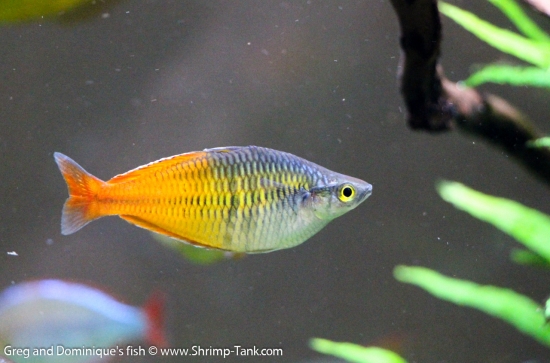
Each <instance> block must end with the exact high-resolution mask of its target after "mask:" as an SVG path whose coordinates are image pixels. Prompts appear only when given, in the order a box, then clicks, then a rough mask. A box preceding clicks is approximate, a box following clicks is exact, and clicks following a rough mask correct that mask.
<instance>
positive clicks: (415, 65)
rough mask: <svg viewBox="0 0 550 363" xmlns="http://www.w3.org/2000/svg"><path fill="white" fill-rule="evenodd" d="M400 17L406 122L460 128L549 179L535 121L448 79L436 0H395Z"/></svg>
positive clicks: (549, 154) (549, 156)
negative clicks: (441, 59)
mask: <svg viewBox="0 0 550 363" xmlns="http://www.w3.org/2000/svg"><path fill="white" fill-rule="evenodd" d="M391 3H392V5H393V8H394V9H395V12H396V14H397V18H398V19H399V25H400V29H401V36H400V45H401V50H402V55H401V61H400V66H399V70H398V73H399V77H400V82H401V93H402V95H403V98H404V100H405V104H406V106H407V122H408V125H409V127H411V128H412V129H415V130H424V131H429V132H439V131H447V130H452V129H454V128H458V129H460V130H463V131H465V132H467V133H469V134H472V135H475V136H477V137H480V138H482V139H483V140H486V141H488V142H489V143H491V144H493V145H495V146H497V147H499V148H501V149H503V150H505V151H506V153H507V154H508V155H509V156H511V157H513V158H514V159H515V160H517V161H518V162H520V163H521V164H522V165H523V166H525V167H526V168H527V169H528V170H529V171H531V172H532V173H533V174H534V175H535V176H537V177H538V178H540V179H542V180H544V181H545V182H547V183H549V184H550V150H549V149H547V148H532V147H529V146H528V141H530V140H534V139H536V138H539V137H541V133H540V132H538V131H537V130H536V128H535V127H534V126H533V124H532V123H531V122H530V121H529V120H528V119H527V117H526V116H524V115H523V114H522V113H521V112H519V111H518V110H516V109H515V108H514V107H512V106H511V105H510V104H509V103H508V102H506V101H505V100H503V99H501V98H499V97H497V96H494V95H490V94H482V93H480V92H479V91H477V90H476V89H473V88H468V87H464V86H462V85H459V84H457V83H454V82H452V81H450V80H448V79H447V78H446V77H445V76H444V73H443V69H442V67H441V66H440V65H439V56H440V44H441V39H442V35H441V33H442V29H441V20H440V17H439V12H438V10H437V2H436V1H435V0H391Z"/></svg>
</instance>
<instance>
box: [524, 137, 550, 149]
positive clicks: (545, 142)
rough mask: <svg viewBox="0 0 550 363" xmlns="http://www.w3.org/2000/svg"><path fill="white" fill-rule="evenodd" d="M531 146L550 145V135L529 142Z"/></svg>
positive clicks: (528, 144)
mask: <svg viewBox="0 0 550 363" xmlns="http://www.w3.org/2000/svg"><path fill="white" fill-rule="evenodd" d="M527 146H529V147H550V137H541V138H540V139H536V140H533V141H529V142H528V143H527Z"/></svg>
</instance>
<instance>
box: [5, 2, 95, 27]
mask: <svg viewBox="0 0 550 363" xmlns="http://www.w3.org/2000/svg"><path fill="white" fill-rule="evenodd" d="M91 2H92V1H91V0H48V1H44V0H0V21H9V22H18V21H28V20H32V19H36V18H41V17H44V16H55V15H58V14H59V13H63V12H66V11H69V10H73V9H74V8H76V7H78V6H81V5H83V4H87V3H91Z"/></svg>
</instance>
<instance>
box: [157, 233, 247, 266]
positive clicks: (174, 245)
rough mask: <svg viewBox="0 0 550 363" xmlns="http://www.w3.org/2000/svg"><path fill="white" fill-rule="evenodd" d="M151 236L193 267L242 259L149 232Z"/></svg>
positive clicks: (229, 253) (224, 252)
mask: <svg viewBox="0 0 550 363" xmlns="http://www.w3.org/2000/svg"><path fill="white" fill-rule="evenodd" d="M151 236H153V238H154V239H155V240H156V241H158V242H160V243H161V244H162V245H164V246H166V247H168V248H171V249H173V250H175V251H177V252H179V253H180V254H181V255H182V256H183V258H185V259H186V260H187V261H189V262H191V263H193V264H195V265H212V264H215V263H218V262H221V261H226V260H228V259H232V258H236V259H237V258H241V257H244V256H242V255H241V254H236V253H232V252H227V251H222V250H215V249H209V248H202V247H195V246H193V245H190V244H189V243H185V242H181V241H178V240H175V239H173V238H170V237H167V236H164V235H162V234H158V233H155V232H151Z"/></svg>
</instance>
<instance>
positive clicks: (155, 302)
mask: <svg viewBox="0 0 550 363" xmlns="http://www.w3.org/2000/svg"><path fill="white" fill-rule="evenodd" d="M165 300H166V298H165V296H164V294H163V293H160V292H154V293H153V294H152V295H151V297H150V298H149V299H148V300H147V302H146V303H145V305H144V306H143V311H144V312H145V317H146V319H147V327H146V332H145V334H146V336H145V339H146V340H147V342H148V343H150V344H153V345H155V346H157V347H166V345H167V343H166V337H165V336H164V302H165Z"/></svg>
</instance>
